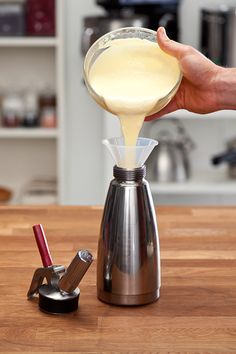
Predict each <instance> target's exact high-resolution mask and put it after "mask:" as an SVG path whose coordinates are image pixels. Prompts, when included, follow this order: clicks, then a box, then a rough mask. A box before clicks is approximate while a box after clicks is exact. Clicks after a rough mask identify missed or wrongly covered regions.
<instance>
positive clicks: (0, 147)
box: [0, 0, 65, 203]
mask: <svg viewBox="0 0 236 354" xmlns="http://www.w3.org/2000/svg"><path fill="white" fill-rule="evenodd" d="M63 7H64V4H63V0H57V1H56V23H57V26H56V35H55V37H52V38H51V37H43V38H39V37H23V38H13V37H11V38H3V37H2V38H0V88H1V90H2V91H3V92H4V91H5V92H6V91H9V92H11V91H20V90H24V89H25V88H28V87H31V86H32V87H34V88H36V90H37V89H42V88H44V87H47V86H49V87H51V88H53V90H54V91H55V93H56V98H57V127H56V128H40V127H39V128H23V127H19V128H3V127H2V126H1V127H0V166H1V169H0V185H1V186H6V187H9V188H10V189H11V190H12V191H13V194H14V197H13V200H12V202H13V203H18V202H20V201H21V200H20V199H19V196H20V195H21V193H22V190H23V189H24V187H25V185H26V184H27V183H28V182H30V181H31V180H32V179H34V178H49V179H52V178H54V179H56V181H57V191H56V200H57V202H62V200H63V193H64V192H63V190H64V188H63V187H64V181H63V173H64V168H63V137H64V133H63V132H64V96H65V95H64V70H63V67H64V60H63V56H64V44H63V42H64V41H63V37H64V33H63V32H64V29H63V22H64V21H63V18H64V10H63Z"/></svg>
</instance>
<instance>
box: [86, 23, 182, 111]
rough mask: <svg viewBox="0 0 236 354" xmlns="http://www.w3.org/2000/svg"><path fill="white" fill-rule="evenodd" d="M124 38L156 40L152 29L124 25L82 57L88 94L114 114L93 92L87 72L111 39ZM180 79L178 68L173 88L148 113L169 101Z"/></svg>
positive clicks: (105, 36)
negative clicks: (177, 75)
mask: <svg viewBox="0 0 236 354" xmlns="http://www.w3.org/2000/svg"><path fill="white" fill-rule="evenodd" d="M125 38H139V39H146V40H148V41H151V42H155V43H156V42H157V40H156V32H155V31H152V30H150V29H147V28H142V27H124V28H120V29H118V30H115V31H112V32H109V33H107V34H105V35H104V36H102V37H100V38H99V39H98V40H97V41H96V42H95V43H94V44H93V45H92V46H91V47H90V49H89V50H88V52H87V54H86V56H85V59H84V80H85V83H86V86H87V88H88V91H89V93H90V95H91V96H92V97H93V98H94V100H95V101H96V102H97V103H98V104H99V105H100V106H101V107H102V108H104V109H105V110H106V111H108V112H111V113H113V114H115V112H112V111H111V110H110V109H109V108H108V107H107V105H106V102H105V100H104V99H103V97H102V96H100V95H99V94H98V93H97V92H95V90H94V89H93V87H92V86H91V84H90V82H89V72H90V69H91V67H92V66H93V64H94V63H95V61H96V59H97V58H98V57H99V56H100V55H101V53H103V52H104V51H105V50H106V49H108V48H109V47H110V45H111V43H112V41H115V40H117V39H125ZM181 79H182V73H181V70H180V69H179V77H178V80H177V81H176V83H175V85H174V86H173V88H172V89H171V90H170V92H169V93H168V94H167V95H165V96H164V97H162V98H161V99H159V100H158V101H157V102H156V105H155V106H154V107H152V110H151V111H150V112H148V115H150V114H154V113H156V112H157V111H159V110H161V109H162V108H163V107H165V106H166V105H167V104H168V103H169V102H170V100H171V99H172V98H173V96H174V95H175V94H176V92H177V90H178V88H179V85H180V83H181ZM157 84H158V83H157Z"/></svg>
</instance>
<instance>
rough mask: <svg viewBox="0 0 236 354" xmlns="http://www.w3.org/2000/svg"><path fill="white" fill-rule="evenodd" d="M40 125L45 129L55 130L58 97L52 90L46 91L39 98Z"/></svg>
mask: <svg viewBox="0 0 236 354" xmlns="http://www.w3.org/2000/svg"><path fill="white" fill-rule="evenodd" d="M39 107H40V125H41V126H42V127H43V128H55V127H56V125H57V117H56V95H55V93H54V92H53V90H51V89H50V88H47V89H46V90H44V92H43V93H41V95H40V96H39Z"/></svg>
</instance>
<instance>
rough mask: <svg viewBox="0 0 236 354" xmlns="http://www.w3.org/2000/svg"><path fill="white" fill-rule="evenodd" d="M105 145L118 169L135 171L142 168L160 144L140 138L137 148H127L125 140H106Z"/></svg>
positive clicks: (120, 138) (119, 138)
mask: <svg viewBox="0 0 236 354" xmlns="http://www.w3.org/2000/svg"><path fill="white" fill-rule="evenodd" d="M102 142H103V144H104V145H105V146H106V147H107V148H108V150H109V151H110V153H111V155H112V157H113V159H114V161H115V164H116V165H117V166H118V167H121V168H126V169H134V168H138V167H142V166H143V165H144V163H145V161H146V160H147V158H148V157H149V155H150V154H151V152H152V150H153V149H154V147H155V146H157V145H158V142H157V141H156V140H153V139H147V138H138V139H137V143H136V146H126V145H125V142H124V138H122V137H117V138H110V139H104V140H103V141H102Z"/></svg>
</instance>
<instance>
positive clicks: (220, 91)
mask: <svg viewBox="0 0 236 354" xmlns="http://www.w3.org/2000/svg"><path fill="white" fill-rule="evenodd" d="M215 90H216V97H217V104H218V109H219V110H221V109H233V110H235V109H236V68H219V71H218V73H217V75H216V78H215Z"/></svg>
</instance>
